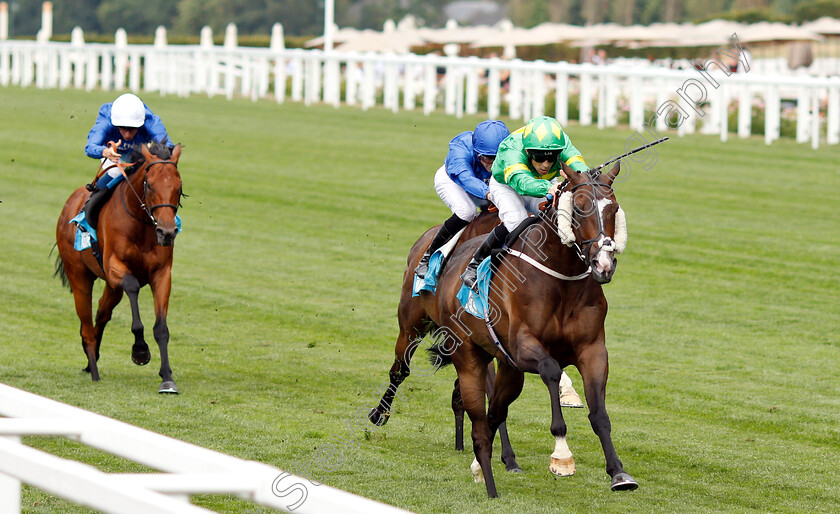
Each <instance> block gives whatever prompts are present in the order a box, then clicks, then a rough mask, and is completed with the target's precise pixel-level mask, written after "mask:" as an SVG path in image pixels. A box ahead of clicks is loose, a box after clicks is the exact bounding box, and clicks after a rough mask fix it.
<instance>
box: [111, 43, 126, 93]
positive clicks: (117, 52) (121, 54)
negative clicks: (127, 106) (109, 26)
mask: <svg viewBox="0 0 840 514" xmlns="http://www.w3.org/2000/svg"><path fill="white" fill-rule="evenodd" d="M127 76H128V34H126V32H125V29H123V28H119V29H117V31H116V32H115V33H114V88H115V89H118V90H122V89H125V84H126V77H127Z"/></svg>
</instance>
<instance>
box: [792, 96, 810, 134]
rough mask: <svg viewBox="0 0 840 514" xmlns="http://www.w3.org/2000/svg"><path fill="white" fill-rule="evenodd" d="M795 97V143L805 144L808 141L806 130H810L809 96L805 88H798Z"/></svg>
mask: <svg viewBox="0 0 840 514" xmlns="http://www.w3.org/2000/svg"><path fill="white" fill-rule="evenodd" d="M797 93H798V94H797V96H796V142H797V143H805V142H807V141H808V136H809V134H808V129H809V128H810V121H811V120H810V119H809V118H808V116H809V115H810V113H811V96H810V94H809V93H810V91H809V90H808V88H807V87H806V86H799V90H798V92H797Z"/></svg>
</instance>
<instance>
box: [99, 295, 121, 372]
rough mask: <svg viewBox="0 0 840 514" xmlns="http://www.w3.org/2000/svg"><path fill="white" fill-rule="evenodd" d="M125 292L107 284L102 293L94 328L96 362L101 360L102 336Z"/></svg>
mask: <svg viewBox="0 0 840 514" xmlns="http://www.w3.org/2000/svg"><path fill="white" fill-rule="evenodd" d="M122 295H123V290H122V289H120V288H114V287H111V286H110V285H108V283H107V282H106V283H105V290H104V291H102V297H101V298H100V299H99V308H98V309H97V310H96V325H95V326H94V333H95V335H96V360H97V361H98V360H99V347H100V346H102V335H103V334H104V333H105V326H106V325H107V324H108V322H109V321H111V314H112V313H113V312H114V307H116V306H117V304H118V303H120V300H122Z"/></svg>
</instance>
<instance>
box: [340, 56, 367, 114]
mask: <svg viewBox="0 0 840 514" xmlns="http://www.w3.org/2000/svg"><path fill="white" fill-rule="evenodd" d="M363 74H364V71H363V70H362V65H361V64H360V63H359V61H357V60H356V59H355V58H353V57H351V58H349V59H347V66H346V70H345V72H344V80H345V86H344V103H346V104H347V105H356V104H357V103H359V85H360V84H361V83H362V77H363Z"/></svg>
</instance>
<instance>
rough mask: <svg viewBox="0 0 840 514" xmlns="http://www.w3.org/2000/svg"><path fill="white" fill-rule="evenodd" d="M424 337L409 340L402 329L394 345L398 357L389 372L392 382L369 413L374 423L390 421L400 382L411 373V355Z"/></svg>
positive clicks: (419, 336)
mask: <svg viewBox="0 0 840 514" xmlns="http://www.w3.org/2000/svg"><path fill="white" fill-rule="evenodd" d="M422 337H423V336H422V335H418V336H417V337H416V338H415V339H412V340H411V341H409V340H408V337H407V335H406V333H405V331H403V330H400V335H399V336H398V337H397V344H396V346H395V347H394V353H395V354H396V357H395V358H394V364H393V365H392V366H391V371H390V372H389V373H388V377H389V379H390V383H389V384H388V386H387V388H385V391H384V392H383V394H382V399H381V400H380V401H379V405H377V406H376V407H374V408H373V409H371V411H370V412H369V413H368V419H370V422H371V423H373V424H374V425H380V426H381V425H384V424H385V423H387V422H388V418H390V417H391V406H392V404H393V402H394V395H396V393H397V389H398V388H399V387H400V384H402V383H403V381H404V380H405V379H406V378H407V377H408V375H409V374H411V369H410V362H411V356H412V355H414V351H415V350H416V349H417V346H419V344H420V340H421V339H422Z"/></svg>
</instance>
